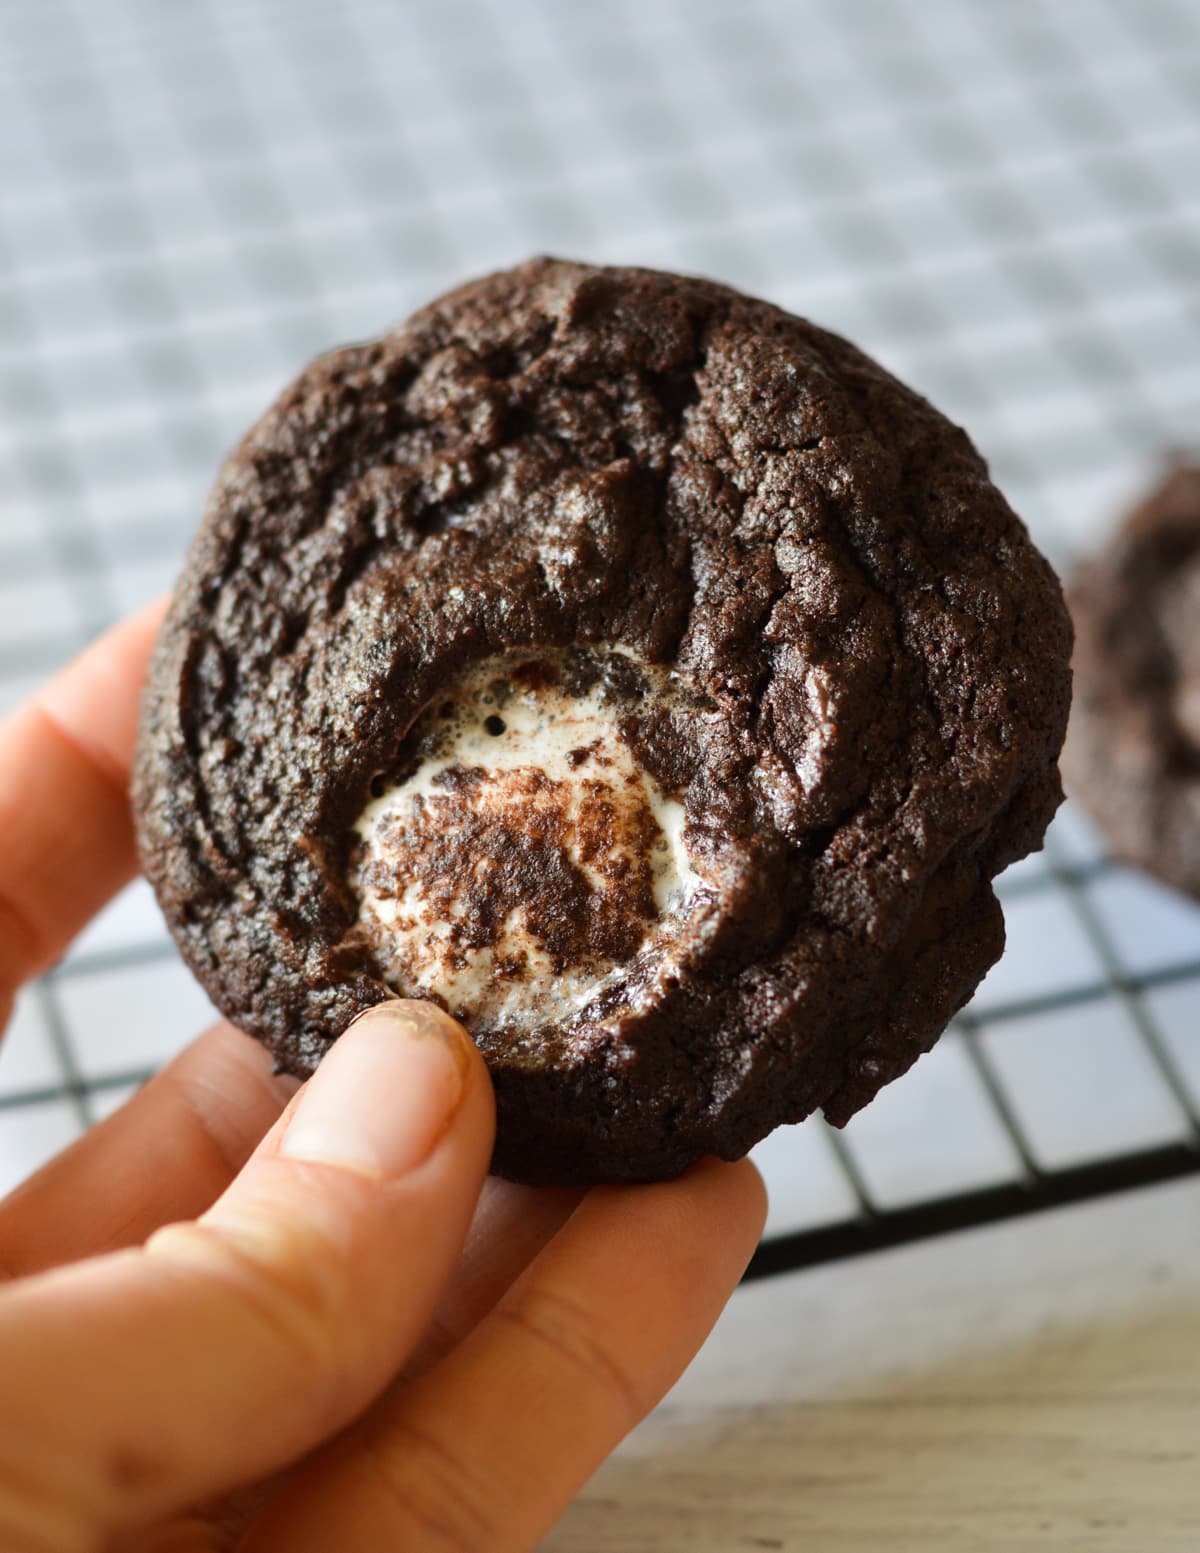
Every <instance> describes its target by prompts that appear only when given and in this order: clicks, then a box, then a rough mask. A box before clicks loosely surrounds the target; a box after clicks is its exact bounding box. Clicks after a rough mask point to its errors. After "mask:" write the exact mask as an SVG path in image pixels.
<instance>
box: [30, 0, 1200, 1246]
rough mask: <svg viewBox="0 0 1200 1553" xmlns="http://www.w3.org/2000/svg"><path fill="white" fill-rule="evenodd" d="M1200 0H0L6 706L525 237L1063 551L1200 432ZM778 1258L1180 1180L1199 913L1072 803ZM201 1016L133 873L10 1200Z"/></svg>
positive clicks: (54, 1038) (800, 1180)
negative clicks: (978, 969) (957, 424)
mask: <svg viewBox="0 0 1200 1553" xmlns="http://www.w3.org/2000/svg"><path fill="white" fill-rule="evenodd" d="M1197 104H1200V12H1197V11H1196V9H1195V7H1194V5H1193V4H1192V3H1191V0H1136V3H1135V0H1060V3H1058V4H1056V5H1054V6H1043V5H1035V4H1033V3H1029V4H1024V3H1015V4H1012V5H1005V6H999V5H991V4H987V3H985V0H978V3H965V0H924V3H923V4H921V5H920V6H896V5H893V4H892V3H890V0H824V3H817V0H813V3H808V4H805V3H798V0H738V3H737V4H734V3H732V0H730V3H728V4H723V3H719V0H636V3H635V0H628V3H616V0H593V3H591V4H589V5H586V6H584V5H579V6H567V5H562V4H559V3H556V0H507V3H506V4H505V6H504V7H502V8H496V7H493V6H491V5H489V4H488V3H487V0H428V3H425V0H419V3H418V0H414V3H409V4H403V3H395V0H342V3H340V4H330V3H329V0H188V3H186V4H178V5H172V6H163V5H159V4H157V3H155V0H0V275H2V279H0V703H2V705H3V707H4V708H8V707H10V706H12V705H15V704H16V703H17V702H18V701H19V700H20V698H21V697H22V696H23V695H24V694H25V693H27V692H28V691H29V690H30V689H31V688H32V687H33V686H34V685H35V684H36V683H37V682H38V680H39V679H40V678H41V677H42V676H43V675H44V674H45V673H46V672H47V671H48V670H50V669H52V668H53V667H55V666H56V665H58V664H59V663H60V662H62V661H63V660H64V659H65V658H66V657H67V656H68V655H70V654H71V653H72V652H73V651H75V650H76V649H77V648H78V647H79V646H80V645H81V644H82V643H83V642H84V641H85V640H86V639H87V638H88V637H90V636H91V635H92V634H94V633H95V632H96V631H97V630H99V629H100V628H102V627H103V626H105V625H106V624H108V623H109V622H110V621H111V620H113V619H114V618H115V617H116V616H117V615H119V614H120V613H122V612H123V611H124V610H126V609H127V608H129V607H132V606H133V605H135V604H138V603H140V602H142V601H143V600H145V599H147V598H149V597H150V596H151V595H153V594H154V593H156V592H158V591H159V590H160V589H161V588H163V587H164V586H166V585H167V584H168V583H169V582H170V581H171V579H172V577H173V575H174V573H175V570H176V568H177V566H178V564H179V560H180V556H181V552H182V548H183V545H184V543H185V541H186V539H187V537H188V535H189V534H190V532H191V531H192V529H193V527H194V525H195V522H196V518H197V514H198V511H199V507H200V504H201V501H202V499H203V495H204V493H205V490H206V487H207V486H208V484H209V482H210V480H211V478H212V476H213V474H214V471H215V469H216V466H217V464H218V461H219V459H220V456H221V454H222V452H223V451H224V449H225V448H226V447H227V446H228V445H229V444H231V443H232V441H233V440H234V439H235V438H236V436H237V435H238V434H239V432H240V431H241V430H242V428H243V427H244V425H245V424H246V423H247V422H248V421H249V420H250V418H251V417H252V416H254V415H255V414H257V413H258V411H259V410H261V409H262V408H263V407H264V406H265V405H266V404H267V403H268V402H269V400H270V399H271V397H272V396H273V395H274V394H275V393H276V392H277V391H278V389H279V388H280V387H282V385H283V384H284V383H285V382H286V381H287V380H288V378H289V377H290V376H291V375H292V374H293V373H294V372H295V371H296V370H297V369H298V368H299V367H300V366H301V365H302V364H303V363H304V362H305V361H306V360H307V359H308V358H309V357H311V356H312V355H313V354H315V353H316V352H318V351H320V350H323V349H325V348H327V347H328V346H330V345H332V344H334V343H338V342H340V341H342V340H345V339H350V338H357V337H362V336H365V335H370V334H372V333H375V332H377V331H378V330H379V329H381V328H382V327H384V326H385V325H386V324H387V323H389V322H390V321H392V320H394V319H396V318H397V317H400V316H402V315H403V314H405V313H406V312H407V311H408V310H409V309H410V308H411V307H412V306H414V305H416V304H417V303H419V302H422V301H424V300H426V299H427V298H428V297H429V296H431V295H433V294H435V293H437V292H439V291H441V290H443V289H444V288H445V287H446V286H448V285H450V284H451V283H453V282H455V281H458V280H460V279H463V278H466V277H468V276H470V275H472V274H474V273H477V272H481V271H485V270H488V269H493V268H496V267H498V266H501V265H504V264H507V263H510V262H513V261H515V260H516V259H518V258H521V257H524V256H525V255H527V254H529V253H531V252H538V251H549V252H557V253H563V254H567V255H572V256H579V257H588V258H595V259H600V260H610V261H615V260H623V261H629V262H640V263H645V264H654V265H662V266H666V267H671V268H681V269H685V270H691V271H698V272H703V273H708V274H711V275H714V276H716V277H718V278H720V279H724V280H727V281H730V282H732V283H733V284H735V285H739V286H741V287H743V288H746V289H748V290H751V291H755V292H758V293H760V294H763V295H766V296H768V297H770V298H772V299H773V300H775V301H778V302H780V303H782V304H783V305H784V306H787V307H790V308H792V309H794V310H796V311H799V312H802V313H805V314H807V315H809V316H810V317H813V318H814V319H816V320H818V321H819V322H821V323H823V324H826V325H827V326H830V327H832V328H835V329H838V330H840V331H842V332H844V333H846V334H848V335H850V336H851V337H852V338H854V339H855V340H856V341H858V342H859V343H860V344H862V345H863V346H864V347H865V348H866V349H867V350H869V351H870V352H872V353H873V354H876V355H878V356H879V357H880V358H882V360H883V361H884V362H885V363H886V364H887V365H889V366H890V367H891V368H892V369H893V370H894V371H896V372H897V373H898V374H899V375H900V376H902V377H904V378H906V379H907V380H909V381H910V382H912V383H914V384H915V385H917V386H918V387H920V388H921V389H922V390H923V391H925V392H926V393H927V394H928V395H929V396H930V397H931V398H932V399H934V401H935V402H937V403H938V404H939V405H941V406H942V407H943V408H944V409H945V410H946V411H947V412H948V413H949V414H950V415H952V416H953V417H955V418H956V419H958V420H960V421H962V422H963V423H965V424H966V425H967V426H969V428H970V429H971V431H972V433H973V435H974V436H975V438H976V440H977V442H978V443H979V445H980V446H981V448H982V449H983V451H984V452H985V454H986V455H987V456H988V457H989V459H990V460H991V462H992V466H993V469H994V472H995V474H996V477H997V479H998V481H999V482H1000V484H1001V485H1002V486H1003V488H1004V489H1005V490H1006V491H1007V492H1008V494H1009V495H1010V497H1011V499H1012V500H1013V502H1014V504H1015V505H1016V506H1017V508H1018V509H1019V510H1020V511H1022V512H1023V513H1024V514H1025V515H1026V517H1027V518H1028V520H1029V522H1030V524H1031V526H1032V528H1033V529H1034V532H1035V534H1036V536H1037V538H1038V539H1039V541H1040V542H1041V543H1042V544H1043V545H1044V546H1045V548H1046V549H1047V550H1048V551H1049V553H1050V554H1051V556H1052V557H1053V558H1054V559H1055V560H1056V561H1057V562H1058V563H1059V564H1060V565H1067V564H1069V563H1070V561H1071V559H1072V557H1073V556H1074V555H1075V554H1077V553H1079V552H1081V551H1083V550H1086V549H1088V548H1090V547H1092V546H1093V545H1095V544H1096V543H1097V542H1098V540H1099V538H1100V537H1101V535H1102V532H1103V529H1104V526H1105V525H1106V524H1107V523H1108V522H1109V521H1110V520H1111V518H1112V517H1113V515H1114V514H1115V513H1116V512H1117V510H1118V509H1119V508H1120V506H1121V505H1122V503H1123V502H1125V501H1126V500H1127V499H1128V498H1129V497H1130V496H1131V495H1132V493H1134V492H1135V491H1136V490H1137V489H1138V488H1139V487H1140V486H1141V485H1143V484H1144V483H1146V482H1147V481H1148V480H1150V479H1152V478H1153V477H1154V474H1155V467H1156V464H1157V462H1158V460H1159V458H1160V456H1161V452H1162V450H1163V449H1164V448H1172V447H1175V448H1178V447H1187V446H1189V445H1194V443H1195V440H1196V427H1197V422H1198V418H1200V292H1198V290H1197V279H1198V277H1200V232H1198V230H1197V221H1198V219H1200V179H1198V178H1197V174H1196V168H1197V166H1200V110H1198V107H1197ZM1001 893H1002V894H1003V897H1004V900H1005V907H1006V913H1007V918H1008V929H1009V948H1008V951H1007V953H1006V955H1005V957H1004V959H1003V960H1002V961H1001V963H1000V964H999V966H998V967H997V968H996V969H995V970H994V971H993V973H992V974H991V975H990V976H989V977H988V979H987V981H986V982H985V984H984V986H983V987H982V989H981V990H980V993H979V995H978V997H977V998H976V1000H975V1002H974V1003H973V1004H972V1006H971V1008H970V1009H969V1010H968V1011H967V1013H966V1014H964V1015H963V1016H962V1017H961V1018H960V1019H959V1020H958V1021H957V1022H956V1024H955V1027H954V1028H953V1030H952V1031H951V1032H950V1033H949V1034H948V1035H947V1036H946V1037H945V1038H944V1039H943V1041H942V1042H941V1043H940V1044H939V1045H938V1047H937V1048H936V1049H935V1051H934V1052H933V1053H932V1054H931V1055H930V1056H928V1057H926V1058H924V1059H922V1061H921V1062H920V1063H919V1064H918V1065H917V1067H916V1068H915V1069H914V1070H913V1071H912V1073H910V1074H909V1075H908V1077H907V1078H905V1079H904V1080H902V1081H901V1082H900V1083H898V1084H896V1085H894V1086H892V1087H891V1088H890V1089H888V1090H886V1091H885V1092H884V1094H883V1095H882V1096H881V1097H880V1098H879V1099H878V1100H877V1101H876V1102H875V1103H874V1104H873V1105H872V1106H871V1107H869V1108H868V1109H867V1110H866V1111H865V1112H863V1113H862V1114H861V1115H860V1116H859V1117H857V1118H855V1120H854V1121H853V1122H852V1123H851V1125H850V1126H849V1127H848V1128H847V1129H846V1130H845V1132H843V1133H840V1134H839V1133H834V1132H833V1131H832V1130H831V1129H829V1128H827V1127H825V1126H824V1125H823V1124H822V1123H821V1122H820V1121H819V1120H817V1121H813V1122H810V1123H808V1124H806V1125H804V1126H802V1127H799V1128H789V1129H784V1130H782V1131H780V1132H778V1133H776V1134H775V1135H774V1136H773V1137H772V1138H771V1139H769V1140H768V1141H767V1142H766V1143H765V1144H764V1145H762V1146H761V1147H760V1149H759V1150H758V1151H757V1157H758V1158H759V1160H760V1163H761V1165H762V1168H763V1169H764V1171H765V1173H766V1175H767V1177H768V1181H769V1184H770V1186H771V1188H772V1212H771V1219H770V1222H769V1225H768V1232H767V1238H766V1240H765V1241H764V1245H763V1247H762V1249H761V1250H760V1252H759V1256H758V1260H757V1262H756V1264H755V1269H754V1270H755V1271H756V1272H758V1273H760V1274H761V1273H767V1272H771V1271H774V1270H777V1269H779V1268H782V1267H790V1266H795V1265H799V1264H802V1263H805V1262H812V1261H816V1260H821V1259H825V1258H829V1257H834V1256H839V1255H845V1254H849V1253H854V1252H859V1251H864V1250H869V1249H872V1248H878V1247H881V1246H885V1245H890V1244H895V1243H896V1242H898V1241H901V1240H907V1239H913V1238H916V1237H919V1236H922V1235H927V1234H933V1233H937V1232H940V1231H943V1230H945V1229H949V1228H953V1227H956V1226H961V1225H967V1224H975V1223H981V1222H986V1221H987V1220H990V1219H995V1218H998V1217H1003V1216H1007V1215H1011V1214H1014V1213H1020V1212H1026V1211H1030V1210H1032V1209H1035V1208H1038V1207H1041V1206H1046V1205H1049V1204H1053V1203H1056V1202H1065V1201H1071V1200H1074V1199H1078V1198H1082V1197H1086V1196H1092V1195H1095V1194H1098V1193H1102V1192H1106V1191H1111V1190H1115V1189H1118V1188H1121V1187H1124V1186H1128V1185H1133V1184H1136V1183H1140V1182H1147V1181H1153V1180H1159V1179H1164V1178H1166V1177H1168V1176H1172V1175H1176V1174H1179V1173H1182V1172H1185V1171H1191V1170H1195V1169H1196V1168H1197V1167H1198V1166H1200V1152H1198V1149H1197V1138H1198V1135H1200V1134H1198V1117H1197V1106H1198V1104H1200V1031H1198V1029H1197V1024H1198V1018H1197V1016H1198V1014H1200V910H1197V908H1195V907H1193V906H1191V905H1189V904H1187V903H1185V902H1183V901H1181V900H1180V899H1179V898H1178V897H1176V896H1173V895H1171V894H1169V893H1168V892H1166V891H1164V890H1161V889H1159V888H1158V887H1157V886H1156V885H1154V884H1153V883H1151V882H1149V881H1147V880H1146V879H1144V878H1141V877H1138V876H1136V875H1134V874H1132V873H1130V872H1129V871H1127V870H1125V869H1122V868H1120V867H1117V866H1115V865H1114V864H1113V863H1112V862H1111V861H1110V860H1109V859H1108V858H1106V856H1105V855H1104V851H1103V848H1102V846H1101V844H1100V843H1099V842H1098V840H1097V838H1096V837H1095V835H1094V834H1093V833H1091V832H1090V830H1089V829H1088V827H1087V825H1086V823H1085V822H1084V821H1083V820H1082V819H1081V817H1079V816H1078V815H1077V814H1075V813H1073V812H1072V811H1071V810H1070V808H1068V809H1067V810H1065V811H1064V812H1063V814H1062V816H1061V817H1060V819H1059V820H1057V821H1056V822H1055V825H1054V826H1053V828H1052V831H1051V835H1050V838H1049V841H1048V845H1047V849H1046V851H1045V852H1044V853H1043V854H1040V855H1039V856H1038V857H1035V858H1033V859H1029V860H1027V861H1026V862H1025V863H1023V864H1020V865H1018V867H1017V868H1015V869H1013V870H1011V871H1010V872H1009V874H1008V875H1006V876H1005V878H1004V879H1003V880H1002V881H1001ZM209 1014H210V1011H209V1009H208V1006H207V1004H206V1001H205V999H204V997H203V995H202V994H201V993H200V992H199V991H198V990H197V989H196V987H195V986H194V984H193V983H192V982H191V980H190V978H189V977H188V976H187V973H186V972H185V971H184V969H183V967H182V966H181V964H180V963H179V961H178V959H177V958H176V956H175V954H174V951H173V949H172V948H171V946H170V944H169V942H168V940H167V938H166V935H165V932H164V930H163V927H162V924H161V922H160V920H159V918H158V916H157V913H156V911H155V909H154V906H153V902H152V901H151V900H150V898H149V894H148V892H147V890H146V888H145V886H144V885H135V886H133V887H132V888H131V889H130V890H129V891H127V892H126V893H125V894H124V895H123V896H121V897H120V898H119V899H118V900H117V902H115V903H114V905H113V906H112V907H111V908H110V909H109V910H108V911H106V912H105V913H104V914H103V915H102V916H101V917H100V918H99V919H98V920H97V922H96V923H95V924H94V925H93V926H92V927H91V928H90V929H89V930H88V931H87V932H85V933H84V934H83V935H82V937H81V938H80V940H79V941H78V942H77V944H76V945H75V946H74V947H73V949H72V950H71V952H70V953H69V954H68V955H67V956H66V958H65V959H64V961H63V963H62V964H61V965H59V966H58V967H56V968H55V969H54V970H53V971H52V972H51V973H50V974H49V975H48V976H46V977H44V978H43V979H42V980H41V981H40V982H38V983H37V984H36V985H35V986H34V987H32V988H30V989H28V990H27V991H26V993H25V994H24V995H23V996H22V998H21V1000H20V1003H19V1006H18V1011H17V1014H16V1017H15V1021H14V1024H13V1027H12V1029H11V1030H10V1032H9V1036H8V1038H7V1041H6V1046H5V1051H4V1054H3V1060H2V1061H0V1188H2V1187H5V1186H7V1185H10V1184H12V1182H14V1181H15V1180H16V1179H18V1178H19V1177H20V1176H22V1175H24V1174H25V1173H27V1172H28V1171H29V1170H30V1169H32V1168H33V1167H34V1166H36V1165H37V1164H38V1163H39V1162H40V1161H41V1160H42V1159H43V1158H45V1157H46V1156H47V1155H48V1154H50V1153H51V1152H53V1151H54V1150H55V1149H57V1148H59V1147H60V1146H61V1145H62V1144H63V1143H65V1142H67V1141H68V1140H69V1139H70V1138H72V1137H73V1136H75V1135H76V1134H77V1133H78V1132H79V1130H80V1129H81V1128H83V1127H85V1126H87V1125H88V1124H89V1123H90V1122H92V1121H93V1120H95V1119H96V1118H97V1117H99V1116H101V1115H103V1114H105V1113H106V1112H107V1111H109V1110H111V1109H112V1108H113V1107H114V1106H115V1105H117V1104H119V1103H120V1101H121V1100H122V1099H124V1098H125V1096H126V1095H127V1094H128V1093H129V1092H130V1091H131V1089H132V1088H133V1087H134V1086H135V1085H136V1084H137V1083H138V1082H140V1081H141V1080H142V1079H143V1078H144V1076H145V1075H146V1073H147V1072H148V1071H150V1070H151V1069H152V1068H153V1067H154V1066H155V1065H156V1064H158V1063H159V1062H161V1061H162V1060H163V1059H164V1058H165V1057H167V1056H168V1055H170V1053H171V1052H172V1051H174V1050H176V1049H177V1048H178V1047H179V1045H180V1044H182V1042H183V1041H184V1040H185V1039H186V1038H187V1037H188V1036H189V1035H190V1034H191V1033H193V1031H194V1029H195V1028H197V1027H198V1026H199V1025H200V1024H202V1023H203V1022H204V1021H205V1020H206V1019H207V1018H208V1017H209Z"/></svg>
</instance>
